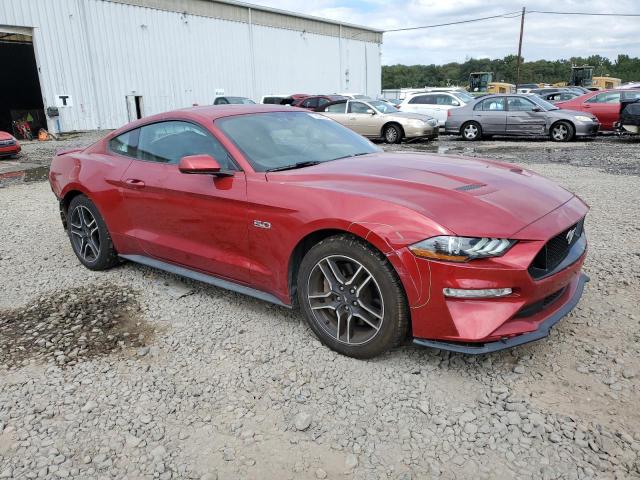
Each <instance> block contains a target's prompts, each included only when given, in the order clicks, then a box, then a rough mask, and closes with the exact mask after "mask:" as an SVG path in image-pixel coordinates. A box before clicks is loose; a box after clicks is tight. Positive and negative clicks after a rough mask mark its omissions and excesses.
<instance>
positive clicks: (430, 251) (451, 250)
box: [409, 236, 516, 262]
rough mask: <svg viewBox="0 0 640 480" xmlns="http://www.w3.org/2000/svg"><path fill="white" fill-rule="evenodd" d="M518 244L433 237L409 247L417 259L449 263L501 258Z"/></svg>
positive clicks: (496, 240)
mask: <svg viewBox="0 0 640 480" xmlns="http://www.w3.org/2000/svg"><path fill="white" fill-rule="evenodd" d="M514 243H516V242H515V240H507V239H506V238H475V237H449V236H440V237H431V238H427V239H426V240H422V241H421V242H418V243H415V244H413V245H410V246H409V250H411V251H412V252H413V254H414V255H415V256H416V257H422V258H429V259H432V260H445V261H449V262H466V261H468V260H473V259H474V258H487V257H499V256H501V255H503V254H504V253H505V252H506V251H507V250H509V248H511V247H512V246H513V244H514Z"/></svg>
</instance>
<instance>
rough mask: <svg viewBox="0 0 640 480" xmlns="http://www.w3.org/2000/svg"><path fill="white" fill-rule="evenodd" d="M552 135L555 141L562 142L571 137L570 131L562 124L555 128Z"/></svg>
mask: <svg viewBox="0 0 640 480" xmlns="http://www.w3.org/2000/svg"><path fill="white" fill-rule="evenodd" d="M551 135H552V136H553V139H554V140H558V141H562V140H565V139H566V138H567V135H569V129H568V128H567V126H566V125H564V124H562V123H561V124H559V125H556V126H555V127H553V131H552V132H551Z"/></svg>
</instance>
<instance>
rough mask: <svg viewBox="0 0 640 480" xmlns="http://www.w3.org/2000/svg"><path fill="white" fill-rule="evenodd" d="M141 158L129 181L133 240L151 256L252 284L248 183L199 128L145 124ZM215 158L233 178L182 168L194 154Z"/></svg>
mask: <svg viewBox="0 0 640 480" xmlns="http://www.w3.org/2000/svg"><path fill="white" fill-rule="evenodd" d="M139 130H140V133H139V140H138V145H137V148H136V152H135V159H134V160H133V161H132V162H131V164H130V166H129V167H128V169H127V170H126V171H125V173H124V174H123V176H122V179H121V182H120V183H121V186H122V192H123V196H124V202H123V205H124V209H125V210H126V212H125V213H126V216H127V219H128V223H129V226H128V231H127V233H128V235H130V236H132V237H134V238H135V239H137V241H138V242H139V243H140V247H141V249H142V250H143V251H144V252H145V253H146V254H147V255H148V256H150V257H154V258H157V259H161V260H163V261H167V262H170V263H174V264H179V265H183V266H186V267H189V268H192V269H196V270H200V271H203V272H206V273H209V274H212V275H216V276H222V277H226V278H229V279H232V280H235V281H240V282H247V281H248V280H249V266H250V265H249V260H248V259H247V244H248V238H247V235H248V225H247V198H246V178H245V175H244V172H242V171H240V170H239V169H238V168H237V166H236V165H235V163H234V162H233V160H232V159H231V157H230V156H229V154H228V153H227V152H226V150H225V149H224V147H223V146H222V145H221V144H220V143H219V142H218V140H216V139H215V138H214V137H213V136H212V135H211V134H210V133H209V132H208V131H207V130H206V129H204V128H202V127H201V126H199V125H196V124H193V123H189V122H182V121H167V122H159V123H153V124H150V125H145V126H143V127H141V128H140V129H139ZM195 154H208V155H211V156H212V157H213V158H215V159H216V160H217V161H218V163H220V165H221V167H222V168H223V169H228V170H233V171H234V174H233V176H229V177H216V176H213V175H199V174H197V175H190V174H184V173H181V172H180V171H179V170H178V162H179V161H180V159H181V158H182V157H184V156H187V155H195Z"/></svg>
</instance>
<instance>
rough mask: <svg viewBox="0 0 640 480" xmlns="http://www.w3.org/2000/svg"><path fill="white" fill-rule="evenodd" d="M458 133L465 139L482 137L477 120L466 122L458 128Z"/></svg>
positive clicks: (472, 139) (470, 139)
mask: <svg viewBox="0 0 640 480" xmlns="http://www.w3.org/2000/svg"><path fill="white" fill-rule="evenodd" d="M460 133H461V134H462V138H464V139H465V140H469V141H474V140H480V138H482V127H481V126H480V124H479V123H478V122H467V123H465V124H464V125H462V127H461V128H460Z"/></svg>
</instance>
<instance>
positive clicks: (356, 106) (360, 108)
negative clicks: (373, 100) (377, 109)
mask: <svg viewBox="0 0 640 480" xmlns="http://www.w3.org/2000/svg"><path fill="white" fill-rule="evenodd" d="M369 108H371V107H369V105H367V104H366V103H362V102H349V113H367V110H369Z"/></svg>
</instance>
